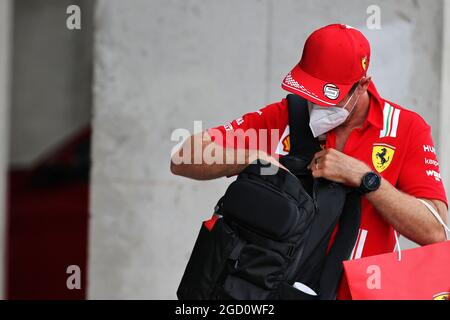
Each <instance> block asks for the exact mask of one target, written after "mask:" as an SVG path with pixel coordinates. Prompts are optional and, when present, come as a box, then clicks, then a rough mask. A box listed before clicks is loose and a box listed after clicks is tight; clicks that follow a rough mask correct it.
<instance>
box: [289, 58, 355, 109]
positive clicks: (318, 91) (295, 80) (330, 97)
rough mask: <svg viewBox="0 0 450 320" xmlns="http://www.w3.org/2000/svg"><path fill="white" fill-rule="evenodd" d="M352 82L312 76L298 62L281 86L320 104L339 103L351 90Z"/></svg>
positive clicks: (332, 104)
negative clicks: (329, 80) (344, 82)
mask: <svg viewBox="0 0 450 320" xmlns="http://www.w3.org/2000/svg"><path fill="white" fill-rule="evenodd" d="M352 86H353V85H352V84H338V83H332V82H327V81H324V80H321V79H318V78H315V77H313V76H311V75H310V74H308V73H306V72H305V71H303V70H302V69H301V67H300V65H299V64H297V65H296V66H295V67H294V69H292V71H291V72H289V73H288V75H287V76H286V77H285V78H284V79H283V82H282V84H281V87H282V88H283V89H284V90H286V91H289V92H291V93H294V94H297V95H299V96H301V97H303V98H305V99H306V100H309V101H311V102H312V103H314V104H317V105H320V106H334V105H336V104H338V103H339V102H340V101H341V100H342V99H343V98H344V97H345V96H346V95H347V93H348V92H349V91H350V89H351V88H352Z"/></svg>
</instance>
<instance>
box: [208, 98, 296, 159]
mask: <svg viewBox="0 0 450 320" xmlns="http://www.w3.org/2000/svg"><path fill="white" fill-rule="evenodd" d="M287 122H288V111H287V101H286V99H283V100H281V101H280V102H277V103H273V104H270V105H268V106H266V107H264V108H262V109H261V110H259V111H255V112H250V113H247V114H245V115H243V116H242V117H240V118H237V119H235V120H233V121H231V122H229V123H227V124H225V125H222V126H219V127H216V128H211V129H208V133H209V135H210V136H211V138H212V140H213V141H214V142H215V143H217V144H219V145H221V146H226V147H228V148H234V149H241V148H245V149H259V150H264V151H266V152H267V153H269V154H271V153H273V149H274V146H276V144H277V143H278V141H279V137H281V135H282V134H283V132H281V130H284V128H285V126H286V124H287Z"/></svg>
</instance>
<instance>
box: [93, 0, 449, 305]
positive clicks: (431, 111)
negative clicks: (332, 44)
mask: <svg viewBox="0 0 450 320" xmlns="http://www.w3.org/2000/svg"><path fill="white" fill-rule="evenodd" d="M377 2H378V3H379V5H380V7H381V14H382V17H381V19H382V20H381V22H382V29H381V30H378V31H370V30H367V28H366V19H367V17H368V16H367V14H366V8H367V7H368V6H369V5H370V4H372V3H373V1H360V0H352V1H349V0H345V1H344V0H341V1H331V0H327V1H317V0H308V1H298V0H282V1H280V0H278V1H274V0H248V1H239V0H231V1H201V0H188V1H175V0H172V1H167V0H165V1H162V0H159V1H144V0H135V1H133V2H132V5H130V3H128V2H124V1H120V0H99V1H98V6H97V10H96V16H95V22H96V26H97V28H96V34H95V80H94V106H95V109H94V141H93V169H92V176H91V179H92V180H91V215H92V217H91V224H90V258H89V269H90V270H89V280H88V281H89V282H88V283H89V298H94V299H96V298H174V297H175V291H176V288H177V285H178V283H179V280H180V278H181V275H182V272H183V270H184V267H185V265H186V262H187V259H188V257H189V254H190V250H191V249H192V246H193V243H194V240H195V238H196V236H197V232H198V229H199V227H200V221H201V220H202V219H206V218H209V216H210V215H211V211H212V208H213V206H214V204H215V202H216V200H217V199H218V198H219V196H220V195H221V194H222V193H223V191H224V190H225V188H226V186H227V185H228V184H229V183H230V181H231V180H230V179H225V178H224V179H219V180H215V181H209V182H196V181H190V180H187V179H182V178H177V177H174V176H171V174H170V172H169V167H168V165H169V156H170V150H171V148H172V147H173V146H174V145H175V143H174V142H172V141H170V135H171V132H172V130H173V129H175V128H180V127H181V128H188V129H190V130H192V127H193V121H194V120H202V121H203V124H204V127H210V126H213V125H218V124H222V123H224V122H226V121H228V120H231V119H233V118H236V117H237V116H239V115H241V114H243V113H245V112H248V111H251V110H256V109H258V108H260V107H262V106H264V105H266V104H268V103H270V102H274V101H277V100H279V99H281V98H282V97H283V96H284V95H285V94H286V93H285V92H283V91H282V90H281V88H280V81H281V79H282V77H283V76H284V75H285V74H286V73H287V72H288V71H289V70H290V68H291V67H292V66H293V65H294V64H296V63H297V62H298V60H299V58H300V54H301V50H302V46H303V43H304V40H305V39H306V36H307V35H308V34H309V33H310V32H311V31H313V30H314V29H315V28H317V27H319V26H322V25H325V24H329V23H334V22H342V23H347V24H350V25H353V26H355V27H358V28H360V29H361V30H362V31H363V32H364V33H365V34H366V35H367V37H368V38H369V39H370V40H371V41H372V49H373V56H372V66H371V71H370V72H371V73H372V74H373V76H374V80H375V82H376V83H377V84H378V88H379V91H380V92H381V93H382V94H383V95H384V96H385V97H386V98H388V99H390V100H393V101H396V102H398V103H400V104H403V105H405V106H407V107H410V108H412V109H414V110H417V111H418V112H420V113H421V114H423V115H424V117H425V118H426V120H427V121H428V122H429V123H430V124H432V125H433V133H434V135H435V139H436V140H438V138H439V127H438V125H439V115H440V107H439V100H438V99H436V97H439V95H440V74H441V65H440V61H441V56H440V50H441V36H442V34H441V29H442V1H432V2H431V1H426V0H423V1H406V0H403V1H395V2H393V1H387V0H385V1H377ZM436 142H438V141H436Z"/></svg>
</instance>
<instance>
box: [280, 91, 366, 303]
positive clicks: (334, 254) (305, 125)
mask: <svg viewBox="0 0 450 320" xmlns="http://www.w3.org/2000/svg"><path fill="white" fill-rule="evenodd" d="M287 100H288V108H289V136H290V145H291V149H290V152H289V156H286V157H284V158H282V159H281V160H283V161H282V163H283V165H286V166H287V167H288V168H289V169H290V170H291V171H292V172H294V173H295V174H296V175H297V176H299V175H301V176H303V177H304V178H303V181H308V180H307V179H312V176H311V172H310V171H309V170H307V169H306V166H307V165H308V164H309V163H310V162H311V159H312V157H313V155H314V154H315V153H316V152H317V151H320V149H321V148H320V144H319V142H318V140H317V139H315V138H314V136H313V135H312V132H311V129H310V127H309V110H308V104H307V101H306V100H305V99H303V98H301V97H300V96H297V95H293V94H290V95H288V96H287ZM307 184H309V182H308V183H307ZM316 184H317V187H318V188H319V189H321V190H323V191H325V192H320V193H319V194H318V195H317V197H318V199H317V200H318V202H319V206H320V208H319V212H318V214H317V216H316V217H315V219H314V221H313V223H312V226H311V230H310V232H311V233H310V235H309V237H308V240H307V243H306V246H305V248H304V255H303V257H302V260H301V262H300V264H299V267H300V270H299V271H300V274H299V276H298V278H297V279H299V280H300V281H301V282H302V283H305V284H307V285H309V286H310V287H311V288H313V289H317V290H318V291H319V296H320V299H327V300H328V299H334V297H335V295H336V290H337V287H338V285H339V281H340V279H341V276H342V270H343V266H342V261H344V260H346V259H347V258H348V257H349V256H350V253H351V250H352V248H353V245H354V243H355V242H356V238H357V236H358V230H359V225H360V216H361V212H360V197H359V195H358V194H357V193H356V192H351V191H349V188H347V187H345V186H343V185H340V184H337V183H334V182H331V181H328V180H325V179H319V180H317V181H316ZM305 187H306V186H305ZM330 188H331V189H330ZM330 190H333V191H332V192H331V193H332V194H333V196H332V197H330V194H328V195H327V193H329V192H330ZM338 195H340V196H338ZM330 199H333V201H337V202H338V203H340V207H339V208H338V207H336V205H337V204H333V203H329V200H330ZM344 201H345V203H344V204H343V202H344ZM338 221H339V231H338V233H337V235H336V238H335V240H334V242H333V246H332V247H331V249H330V251H329V252H328V255H326V249H327V247H328V242H329V239H330V236H331V234H332V232H333V230H334V227H335V225H336V223H337V222H338ZM325 255H326V257H325Z"/></svg>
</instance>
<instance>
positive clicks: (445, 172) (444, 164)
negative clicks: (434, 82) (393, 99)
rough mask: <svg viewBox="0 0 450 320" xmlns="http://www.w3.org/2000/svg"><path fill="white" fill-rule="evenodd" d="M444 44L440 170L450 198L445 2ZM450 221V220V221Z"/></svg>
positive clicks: (448, 6)
mask: <svg viewBox="0 0 450 320" xmlns="http://www.w3.org/2000/svg"><path fill="white" fill-rule="evenodd" d="M443 17H444V19H443V20H444V26H443V35H442V39H443V44H442V80H441V117H440V128H441V130H440V139H439V142H440V145H439V146H440V148H439V151H440V159H439V160H440V163H441V166H440V169H441V175H442V178H443V179H444V182H445V189H446V190H447V198H450V193H449V191H450V165H449V164H450V139H449V131H448V128H450V90H449V89H450V1H444V10H443ZM449 221H450V219H449Z"/></svg>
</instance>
